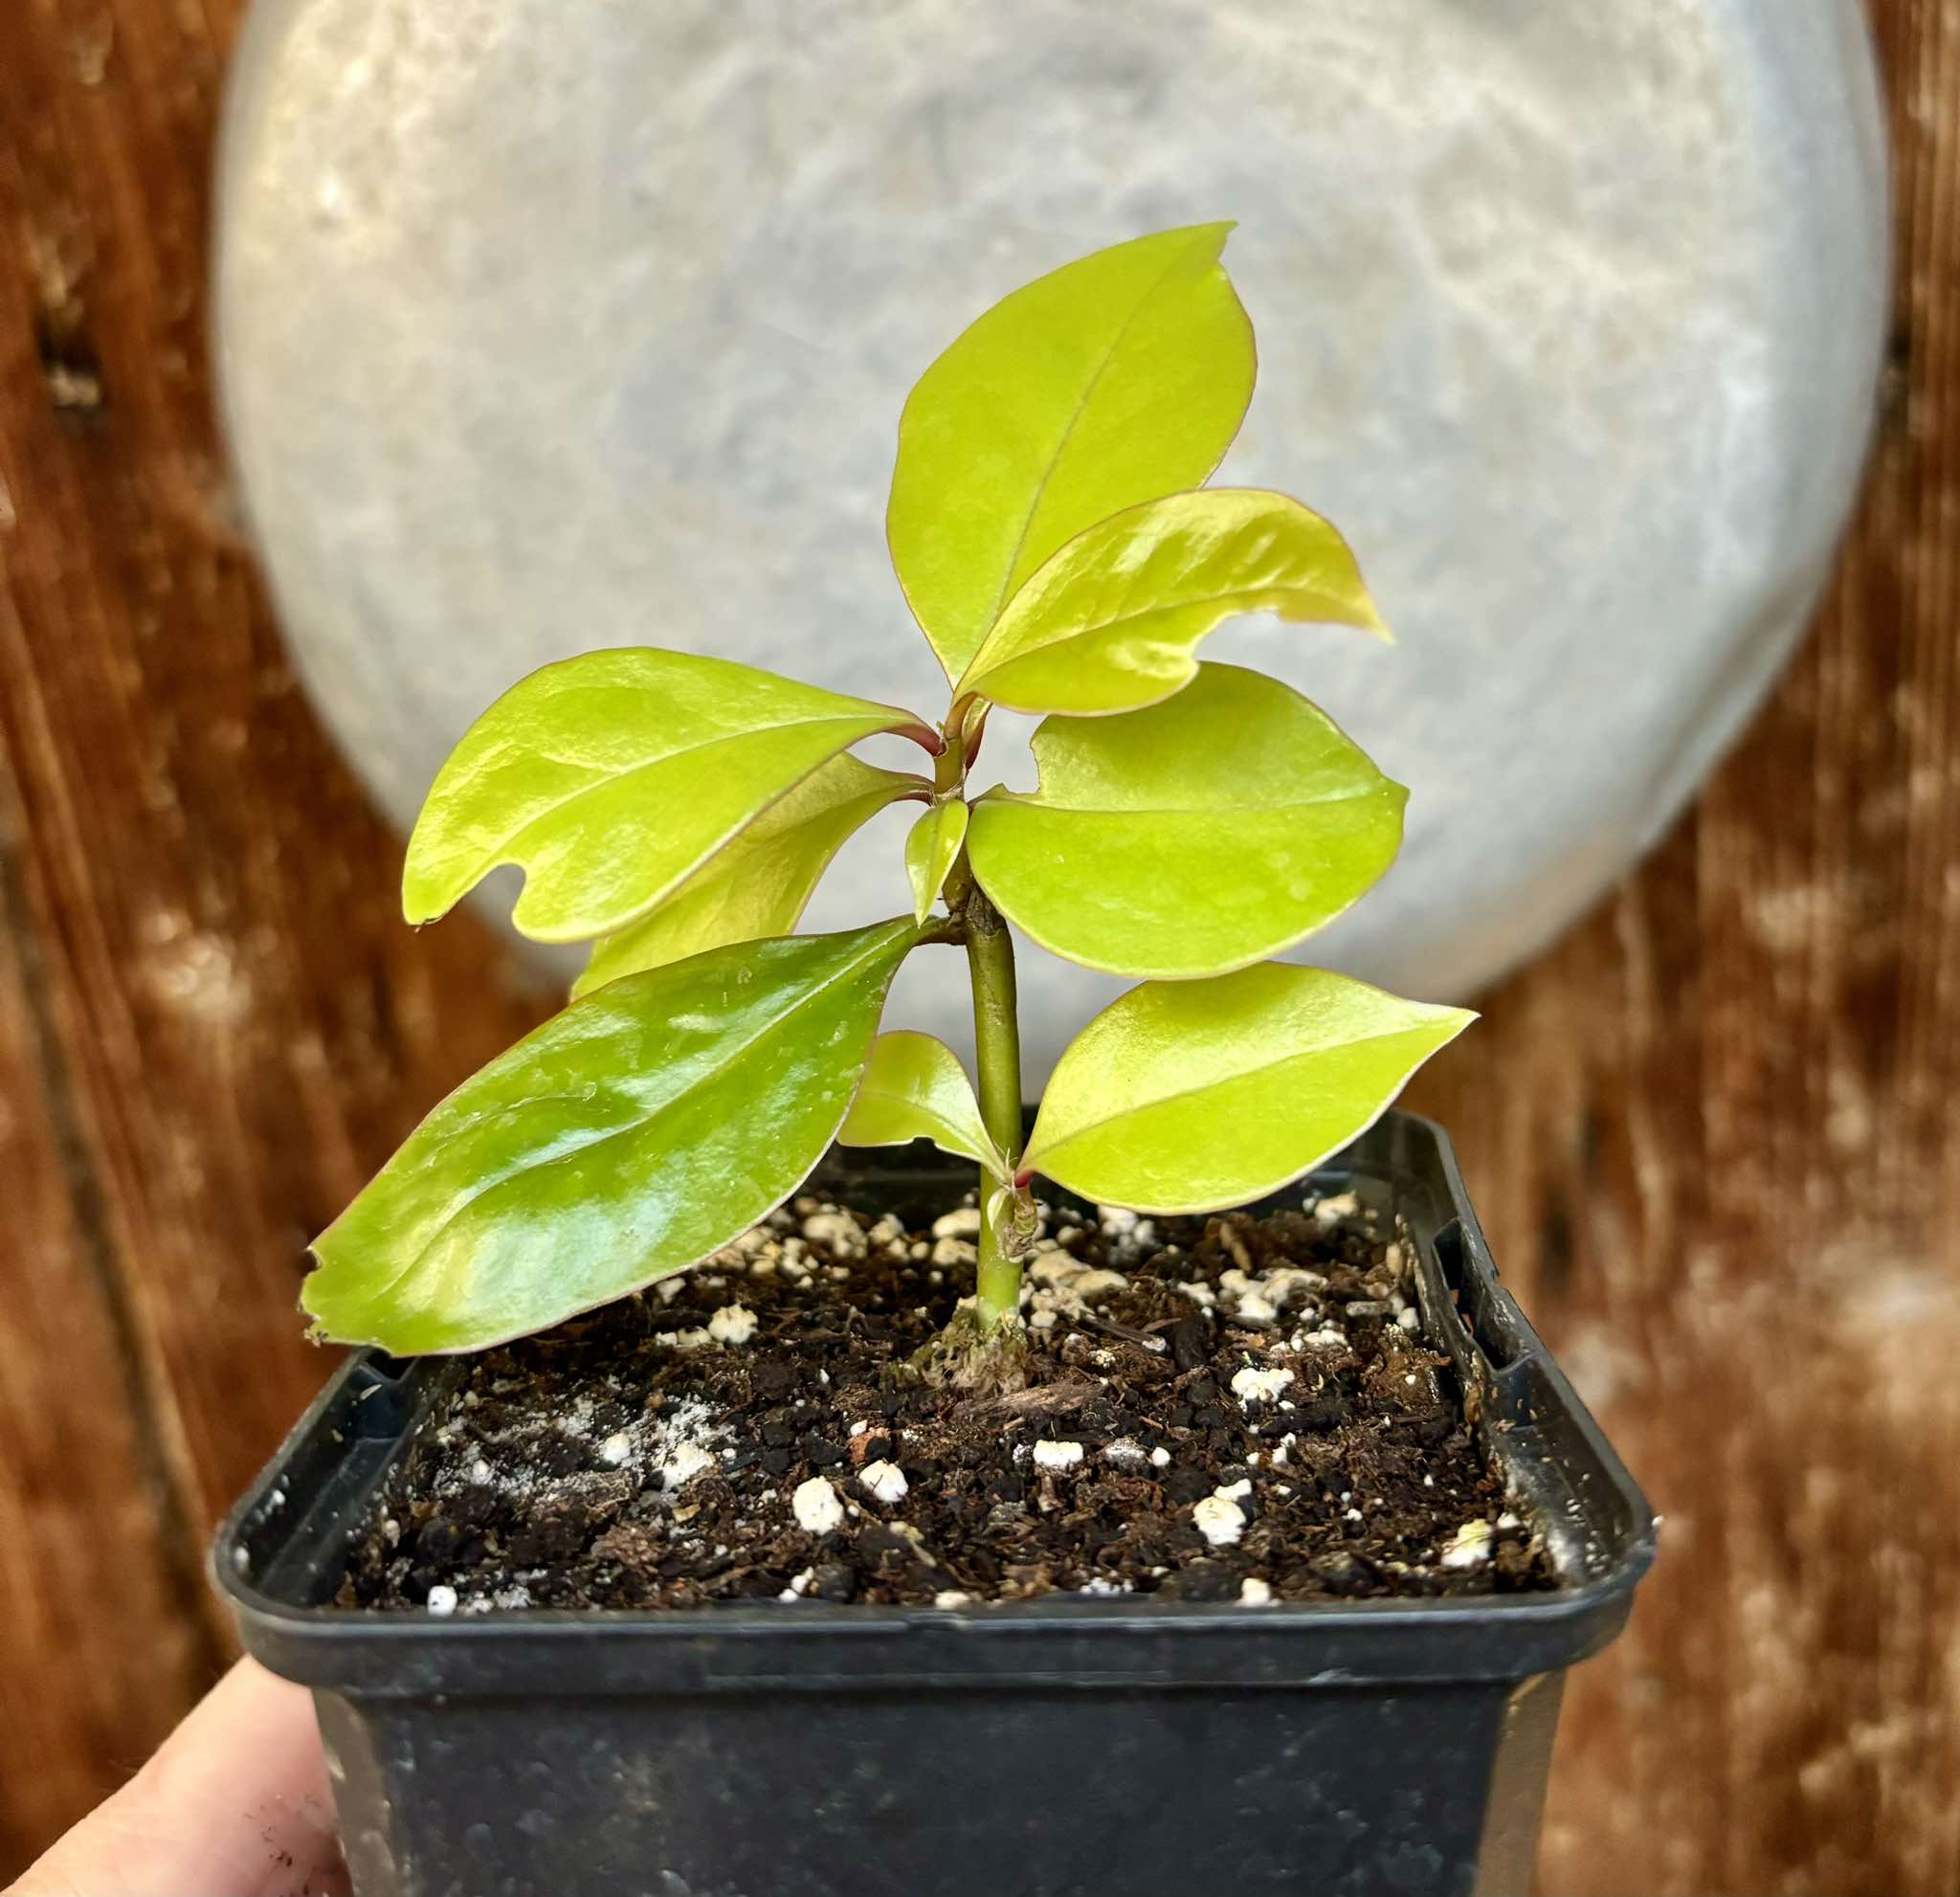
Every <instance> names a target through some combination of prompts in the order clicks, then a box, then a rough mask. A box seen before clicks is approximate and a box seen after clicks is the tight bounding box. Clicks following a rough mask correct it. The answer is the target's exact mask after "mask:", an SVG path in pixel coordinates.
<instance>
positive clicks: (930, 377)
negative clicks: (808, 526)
mask: <svg viewBox="0 0 1960 1897" xmlns="http://www.w3.org/2000/svg"><path fill="white" fill-rule="evenodd" d="M1231 229H1232V226H1231V225H1230V224H1200V225H1193V226H1192V227H1190V228H1189V229H1185V230H1178V231H1160V232H1158V233H1156V234H1154V235H1152V236H1147V237H1139V238H1137V239H1135V240H1134V241H1133V242H1130V243H1126V244H1118V245H1116V246H1115V247H1114V248H1113V249H1111V250H1105V251H1098V252H1097V253H1096V254H1095V255H1094V256H1092V257H1082V258H1080V260H1079V261H1077V262H1075V263H1071V264H1066V265H1064V266H1063V267H1062V268H1061V269H1059V270H1057V271H1054V272H1053V273H1051V274H1050V275H1049V276H1046V277H1043V278H1040V279H1037V280H1036V281H1035V282H1033V283H1030V284H1027V285H1026V286H1025V287H1023V288H1022V289H1019V290H1016V291H1015V292H1014V293H1013V295H1012V296H1010V297H1008V298H1007V299H1006V300H1005V301H1003V302H1000V303H998V304H996V305H995V306H994V307H993V308H992V309H991V310H989V311H988V312H987V314H986V315H985V316H983V317H981V318H980V320H979V321H978V322H977V323H975V324H973V325H972V326H971V327H970V328H969V329H968V330H967V331H966V332H965V333H964V334H963V335H961V336H960V337H959V338H957V339H956V340H955V341H954V343H953V344H952V346H950V347H949V348H948V349H947V351H946V353H945V354H944V355H942V356H941V357H940V358H939V360H938V361H937V362H935V363H934V364H933V365H932V367H931V368H928V369H927V370H926V371H925V373H924V375H923V376H922V377H920V379H919V384H918V387H917V388H915V389H914V390H913V391H912V393H911V395H910V397H909V398H908V399H907V401H906V403H905V411H904V414H903V416H902V419H901V421H900V423H899V456H898V464H897V466H896V468H895V469H894V471H893V474H892V494H891V506H890V509H889V511H888V513H887V515H886V522H885V527H886V533H887V536H888V538H889V539H890V542H891V550H892V564H893V566H894V567H896V568H897V569H898V575H899V583H900V585H901V586H902V587H903V588H904V591H905V597H906V599H907V600H908V601H909V602H910V603H911V607H912V612H913V614H914V615H915V616H916V617H917V619H918V621H919V624H920V626H921V628H922V629H923V630H924V634H925V636H926V638H927V639H928V640H929V641H930V642H931V645H932V649H933V651H934V652H935V653H937V654H938V655H939V661H940V663H941V664H942V665H943V666H945V667H946V674H947V678H948V679H953V678H957V677H958V676H959V675H960V673H961V672H963V671H964V670H965V669H966V666H967V661H968V660H969V658H972V656H973V654H974V653H975V652H977V651H978V650H979V648H980V642H981V641H982V640H983V639H984V638H985V637H986V636H987V634H988V631H989V629H990V628H991V626H992V624H993V621H994V619H995V617H996V616H997V615H998V614H999V613H1000V610H1001V609H1002V607H1004V606H1005V605H1006V604H1007V602H1008V601H1009V599H1011V598H1012V597H1013V593H1014V590H1015V589H1016V588H1017V587H1019V585H1020V584H1021V582H1022V581H1023V580H1025V579H1026V578H1027V577H1028V575H1029V574H1030V573H1032V572H1033V571H1034V570H1035V569H1036V568H1037V567H1038V566H1040V564H1041V563H1042V562H1043V561H1044V560H1046V559H1047V558H1048V556H1049V555H1050V554H1051V553H1053V552H1054V551H1055V549H1056V548H1057V547H1059V546H1060V545H1061V544H1062V543H1063V542H1064V541H1066V540H1069V539H1072V538H1073V537H1074V536H1075V535H1076V534H1078V533H1080V531H1081V530H1082V529H1083V528H1084V527H1086V526H1089V525H1091V524H1094V523H1095V522H1097V521H1100V520H1102V519H1103V518H1104V517H1105V516H1106V515H1109V514H1113V513H1116V512H1117V511H1118V510H1119V509H1121V508H1124V507H1128V506H1132V505H1134V504H1135V503H1136V502H1139V501H1147V500H1149V499H1151V498H1152V497H1154V496H1156V495H1160V494H1169V493H1171V492H1172V491H1173V490H1175V489H1177V488H1181V487H1195V486H1196V485H1198V483H1199V482H1201V481H1202V480H1204V479H1205V478H1206V477H1207V476H1208V475H1209V474H1210V473H1211V472H1212V470H1213V469H1214V467H1216V466H1217V464H1218V459H1219V457H1220V456H1222V455H1223V454H1224V452H1225V450H1226V449H1227V448H1228V447H1229V446H1230V445H1231V442H1232V437H1233V436H1234V435H1236V433H1237V432H1238V424H1239V421H1240V420H1241V418H1242V417H1243V416H1244V414H1245V406H1246V403H1247V401H1248V400H1249V399H1250V398H1251V395H1252V384H1253V372H1254V361H1253V340H1252V325H1251V324H1249V323H1248V322H1247V321H1246V317H1245V312H1244V310H1242V309H1241V308H1240V307H1239V304H1238V299H1237V298H1236V296H1235V295H1234V294H1233V291H1232V285H1231V283H1230V281H1229V280H1228V279H1227V278H1226V276H1225V272H1224V270H1223V268H1222V267H1221V266H1220V264H1219V262H1218V254H1219V252H1220V251H1221V250H1223V248H1224V245H1225V238H1226V235H1227V234H1228V233H1229V232H1230V231H1231Z"/></svg>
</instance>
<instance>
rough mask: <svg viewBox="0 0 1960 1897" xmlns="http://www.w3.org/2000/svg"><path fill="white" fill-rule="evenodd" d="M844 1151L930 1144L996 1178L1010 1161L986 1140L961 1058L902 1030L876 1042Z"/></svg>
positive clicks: (937, 1043)
mask: <svg viewBox="0 0 1960 1897" xmlns="http://www.w3.org/2000/svg"><path fill="white" fill-rule="evenodd" d="M837 1138H838V1140H839V1141H840V1142H841V1143H842V1144H843V1145H845V1146H904V1145H907V1144H908V1143H909V1142H911V1141H913V1140H930V1141H931V1142H932V1143H933V1145H934V1146H936V1147H938V1148H940V1149H941V1150H942V1151H945V1152H951V1153H957V1154H958V1155H959V1156H960V1157H961V1158H962V1159H971V1160H976V1161H978V1162H979V1164H980V1165H982V1166H984V1167H985V1168H986V1169H987V1171H988V1172H991V1173H992V1174H993V1176H994V1177H995V1178H997V1179H1000V1180H1002V1181H1005V1180H1006V1178H1007V1172H1008V1165H1007V1161H1006V1160H1005V1159H1003V1158H1002V1157H1001V1154H1000V1150H999V1149H998V1148H997V1147H995V1145H994V1144H993V1142H992V1141H991V1139H989V1138H988V1136H987V1128H986V1127H984V1126H983V1125H982V1124H981V1120H980V1106H979V1103H978V1102H977V1101H976V1100H975V1099H974V1098H973V1088H972V1083H971V1082H969V1080H968V1079H967V1070H966V1069H965V1068H964V1067H962V1066H961V1065H960V1057H959V1056H958V1055H957V1054H955V1053H954V1052H953V1051H952V1049H951V1048H950V1047H948V1046H947V1044H946V1042H945V1041H943V1040H935V1039H934V1038H932V1036H931V1035H929V1034H915V1033H913V1032H912V1031H911V1030H910V1029H902V1030H900V1031H899V1032H897V1033H894V1034H881V1035H880V1036H879V1038H877V1040H875V1041H874V1042H873V1043H872V1047H871V1060H870V1062H869V1063H868V1064H867V1066H866V1067H865V1069H864V1085H863V1086H862V1087H861V1088H860V1089H859V1091H858V1094H857V1100H856V1102H855V1103H853V1105H852V1107H851V1112H850V1117H849V1118H847V1119H846V1120H845V1122H844V1130H843V1131H842V1132H840V1133H839V1134H838V1135H837Z"/></svg>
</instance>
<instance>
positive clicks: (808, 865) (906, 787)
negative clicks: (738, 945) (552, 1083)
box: [571, 753, 924, 1000]
mask: <svg viewBox="0 0 1960 1897" xmlns="http://www.w3.org/2000/svg"><path fill="white" fill-rule="evenodd" d="M923 785H924V779H922V778H918V777H911V776H907V775H906V774H905V773H903V772H902V771H896V770H878V769H877V768H876V767H875V766H873V765H869V764H865V763H863V762H862V761H861V760H859V759H857V758H855V757H852V756H850V755H849V754H848V753H847V754H845V755H844V756H842V757H834V758H832V759H831V761H830V762H829V763H828V764H822V765H819V766H818V767H817V768H816V769H815V770H813V771H812V772H811V773H810V775H809V776H808V777H806V778H805V779H804V780H803V782H802V783H800V784H798V785H797V786H796V787H795V789H794V790H792V791H791V792H788V794H787V795H784V796H781V797H778V798H777V799H776V801H775V802H774V803H772V804H771V805H770V806H769V807H768V810H766V811H764V812H763V814H762V815H760V816H759V817H757V818H756V819H755V821H754V822H753V823H751V824H750V825H749V826H748V828H747V829H746V830H744V831H741V832H739V833H738V834H737V835H736V836H735V837H733V838H732V839H731V840H730V841H728V842H726V843H724V844H723V846H722V847H721V848H720V849H719V850H717V851H716V852H715V854H714V855H713V856H711V857H710V858H709V859H707V861H706V862H704V863H702V866H701V867H700V868H699V869H698V870H696V871H695V872H694V874H693V875H692V876H690V877H689V878H688V879H687V881H686V882H683V883H682V884H681V885H680V886H679V888H678V889H677V890H675V892H674V893H673V894H672V895H671V896H669V897H667V898H666V899H665V900H664V901H662V902H661V903H660V904H658V906H657V907H656V908H655V909H653V910H652V911H651V912H650V913H649V914H647V915H644V916H642V917H641V918H640V919H639V921H638V922H636V923H632V924H630V925H629V926H627V927H625V928H623V929H620V930H618V931H617V932H616V933H614V934H612V935H608V936H604V937H602V938H601V939H600V940H599V941H597V942H595V943H594V944H593V945H592V955H591V960H590V962H588V963H587V964H586V966H585V968H584V970H583V971H581V972H580V974H579V977H578V979H577V980H576V981H575V982H574V983H573V984H572V989H571V993H572V998H573V999H574V1000H576V999H577V998H578V997H579V996H581V995H585V994H590V993H591V992H592V991H593V990H594V989H595V988H603V987H604V986H605V985H606V983H607V982H609V981H617V980H618V979H619V978H620V976H622V975H631V974H638V973H639V972H640V971H642V970H644V969H657V968H660V967H661V966H663V965H664V964H665V963H668V962H679V961H684V960H685V959H686V958H687V957H688V956H689V955H699V954H701V953H702V951H703V950H705V949H720V948H722V947H724V945H725V944H727V943H730V942H753V941H756V940H758V939H759V938H760V937H762V936H765V935H787V934H789V932H790V931H791V929H792V928H794V927H795V926H796V923H797V920H798V918H799V917H801V915H802V914H803V910H804V906H805V904H808V902H809V901H810V897H811V892H812V891H813V890H814V889H815V887H816V885H817V883H818V882H820V881H821V880H822V878H823V873H824V871H825V870H826V869H828V868H829V867H830V865H831V861H832V859H833V858H835V856H836V854H837V852H838V851H839V850H840V849H842V848H843V846H844V844H845V843H846V842H847V841H848V840H849V839H850V837H852V836H853V835H854V834H855V833H856V832H857V829H858V828H859V827H860V826H861V825H863V824H864V823H866V822H867V821H868V820H869V819H870V818H872V817H873V816H875V815H877V814H878V813H879V812H880V811H881V810H882V809H883V808H884V807H885V806H886V805H887V804H889V803H892V802H894V801H895V800H896V799H898V798H900V797H903V796H907V795H910V794H912V793H913V792H917V791H919V790H920V789H921V788H922V786H923Z"/></svg>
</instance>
